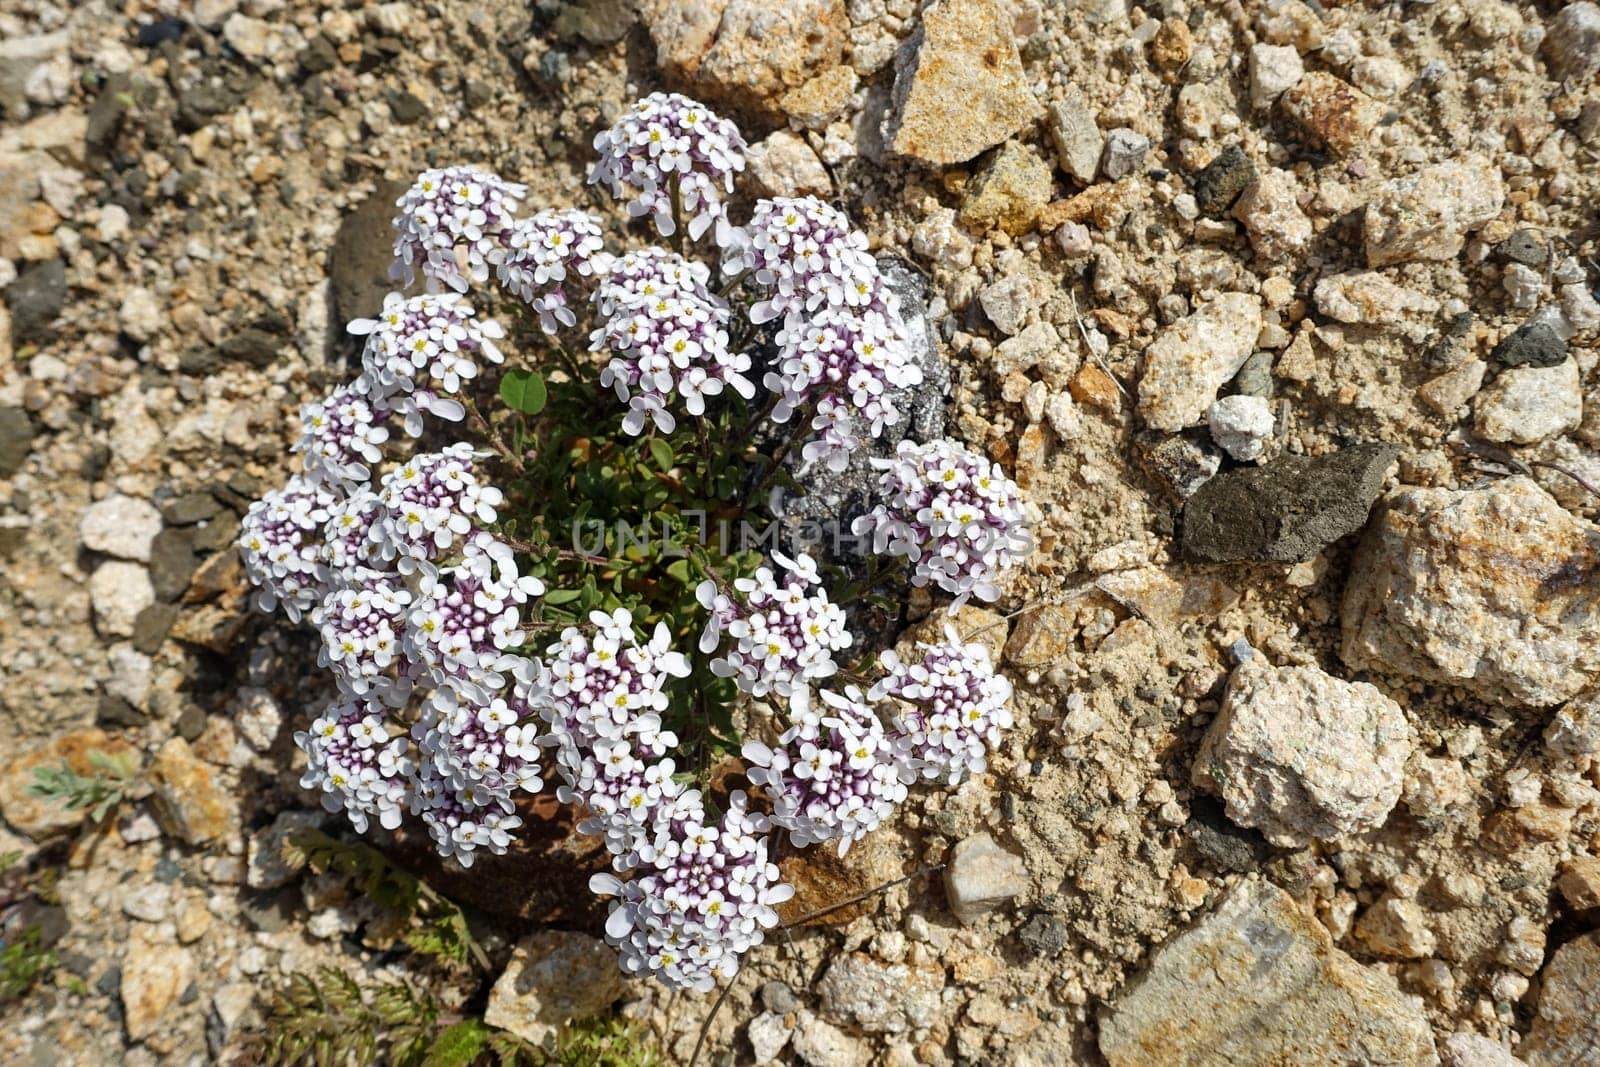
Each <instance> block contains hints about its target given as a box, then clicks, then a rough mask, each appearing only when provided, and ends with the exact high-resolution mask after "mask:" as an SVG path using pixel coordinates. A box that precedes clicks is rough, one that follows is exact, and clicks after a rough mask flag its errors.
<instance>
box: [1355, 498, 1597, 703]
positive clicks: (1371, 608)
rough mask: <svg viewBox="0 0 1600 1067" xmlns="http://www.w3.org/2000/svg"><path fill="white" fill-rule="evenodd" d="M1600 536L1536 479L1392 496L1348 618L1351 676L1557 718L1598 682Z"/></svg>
mask: <svg viewBox="0 0 1600 1067" xmlns="http://www.w3.org/2000/svg"><path fill="white" fill-rule="evenodd" d="M1597 572H1600V529H1597V528H1596V527H1594V526H1593V525H1591V524H1590V523H1586V522H1583V521H1582V520H1580V519H1578V518H1576V517H1575V516H1573V515H1572V514H1571V513H1570V512H1568V511H1566V510H1565V509H1563V508H1562V507H1561V506H1560V504H1558V503H1557V502H1556V501H1555V500H1554V499H1552V498H1551V496H1550V495H1549V494H1548V493H1546V492H1545V491H1544V490H1543V489H1541V488H1540V487H1539V486H1538V484H1537V483H1536V482H1534V481H1533V480H1532V479H1529V478H1523V477H1513V478H1505V479H1502V480H1500V481H1497V482H1493V483H1491V484H1489V485H1487V486H1485V487H1484V488H1480V489H1467V490H1452V489H1405V490H1399V491H1397V492H1395V493H1392V494H1391V495H1390V496H1389V497H1388V498H1387V499H1386V500H1385V501H1384V504H1383V507H1382V509H1381V510H1380V511H1379V512H1378V513H1377V514H1375V515H1374V516H1373V517H1372V519H1371V520H1370V521H1369V522H1368V524H1367V532H1366V535H1365V537H1364V539H1363V542H1362V544H1361V547H1360V549H1359V550H1358V551H1357V553H1356V556H1355V559H1354V560H1353V561H1352V562H1351V566H1350V578H1349V581H1348V582H1347V584H1346V586H1345V594H1344V603H1343V605H1342V607H1341V608H1340V612H1339V617H1340V624H1341V626H1342V627H1343V647H1342V656H1343V658H1344V661H1345V663H1346V664H1348V665H1349V666H1350V667H1351V669H1353V670H1371V671H1387V672H1391V673H1395V674H1401V675H1407V676H1410V677H1413V678H1417V679H1420V680H1422V681H1426V682H1437V683H1442V684H1446V685H1456V686H1460V687H1462V688H1464V689H1466V690H1468V691H1470V692H1471V693H1472V694H1473V695H1474V696H1476V697H1477V698H1478V699H1480V700H1486V701H1493V702H1495V703H1499V704H1507V705H1512V706H1518V705H1522V706H1530V707H1537V708H1545V707H1551V706H1553V705H1556V704H1560V703H1563V702H1564V701H1567V700H1570V699H1572V698H1573V697H1575V696H1577V695H1579V694H1580V693H1584V692H1586V691H1589V690H1592V689H1593V688H1594V687H1595V685H1596V683H1597V682H1600V625H1597V623H1600V586H1597V583H1595V582H1594V581H1593V580H1592V578H1588V577H1586V576H1592V575H1594V574H1595V573H1597Z"/></svg>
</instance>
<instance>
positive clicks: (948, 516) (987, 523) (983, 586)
mask: <svg viewBox="0 0 1600 1067" xmlns="http://www.w3.org/2000/svg"><path fill="white" fill-rule="evenodd" d="M873 465H874V466H876V467H878V468H879V469H880V470H881V471H882V472H883V473H882V474H881V475H880V476H879V489H880V492H881V494H882V496H883V497H884V500H885V502H884V503H882V504H879V505H878V506H877V507H876V508H874V509H873V510H872V512H871V513H870V514H867V515H863V516H861V517H860V518H858V519H856V520H855V522H854V524H853V525H852V527H851V529H852V531H853V532H854V533H855V534H856V535H858V536H862V535H865V534H869V533H870V534H871V535H872V550H873V551H874V552H883V551H884V550H885V549H887V550H888V551H889V552H890V553H892V554H894V555H897V556H905V557H907V558H909V559H910V560H911V561H912V562H913V563H914V564H916V568H915V570H914V571H913V572H912V576H911V580H912V583H913V584H914V585H918V586H924V585H927V584H929V583H930V582H931V583H933V584H935V585H937V586H938V587H939V588H941V589H943V590H944V591H945V592H947V593H951V594H953V595H954V596H955V597H956V601H955V604H956V606H959V605H961V604H963V603H965V602H966V600H967V599H968V598H969V597H972V596H977V597H978V598H979V599H982V600H996V599H998V598H999V596H1000V590H999V588H998V587H997V586H996V585H995V580H996V578H997V577H998V576H999V574H1000V572H1001V571H1002V570H1003V569H1004V568H1005V567H1006V566H1007V565H1008V564H1010V563H1013V562H1016V561H1018V560H1021V559H1022V558H1024V557H1025V556H1026V555H1027V551H1026V550H1027V540H1026V529H1025V521H1026V515H1025V513H1024V511H1023V507H1022V494H1021V490H1019V489H1018V488H1017V486H1016V483H1015V482H1013V481H1012V480H1011V479H1009V478H1007V477H1006V476H1005V475H1004V474H1002V473H1000V471H999V470H997V469H996V468H995V466H994V464H992V463H990V462H989V461H988V460H987V459H985V458H984V457H982V456H980V455H977V454H976V453H974V452H972V451H971V450H969V449H967V448H963V447H962V446H961V445H958V444H956V443H955V442H953V441H947V440H940V441H932V442H929V443H928V444H925V445H918V444H914V443H912V442H910V441H902V442H900V446H899V448H898V449H897V451H896V454H895V455H894V456H893V457H892V458H890V459H882V460H878V459H875V460H873Z"/></svg>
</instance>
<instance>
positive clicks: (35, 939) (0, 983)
mask: <svg viewBox="0 0 1600 1067" xmlns="http://www.w3.org/2000/svg"><path fill="white" fill-rule="evenodd" d="M55 965H56V954H55V953H54V952H52V951H50V950H49V949H47V948H43V947H41V946H40V944H39V928H38V927H37V926H29V927H26V928H24V929H23V930H22V931H20V932H19V933H18V934H16V936H15V937H13V938H12V939H11V941H9V942H7V943H6V945H5V947H4V948H0V1005H3V1004H6V1003H9V1002H10V1001H13V1000H16V999H18V998H19V997H21V996H23V995H24V994H26V993H27V992H28V990H30V989H32V988H33V984H34V982H36V981H38V980H39V977H40V976H41V975H43V974H44V973H45V972H46V971H48V970H49V969H50V968H52V967H54V966H55Z"/></svg>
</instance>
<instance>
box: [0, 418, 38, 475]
mask: <svg viewBox="0 0 1600 1067" xmlns="http://www.w3.org/2000/svg"><path fill="white" fill-rule="evenodd" d="M31 451H33V420H32V419H30V418H29V417H28V413H27V412H26V411H24V410H23V409H22V408H15V407H0V478H9V477H11V476H12V475H13V474H15V473H17V472H18V471H19V470H21V469H22V465H23V464H24V463H25V462H27V459H28V453H29V452H31Z"/></svg>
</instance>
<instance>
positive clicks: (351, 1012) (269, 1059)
mask: <svg viewBox="0 0 1600 1067" xmlns="http://www.w3.org/2000/svg"><path fill="white" fill-rule="evenodd" d="M255 1044H256V1047H255V1048H254V1049H253V1051H254V1052H255V1054H256V1058H257V1059H259V1061H260V1062H261V1063H263V1064H266V1065H267V1067H292V1065H301V1064H308V1065H314V1067H343V1065H345V1064H348V1063H362V1064H365V1063H385V1064H392V1065H394V1067H489V1065H496V1067H660V1065H661V1059H660V1057H659V1056H657V1054H656V1053H655V1051H654V1050H653V1049H651V1048H650V1047H649V1046H648V1045H646V1044H645V1043H644V1042H643V1040H642V1038H641V1036H640V1034H639V1032H638V1030H637V1028H636V1027H634V1026H633V1025H632V1024H629V1023H626V1022H623V1021H622V1020H617V1019H607V1020H595V1021H591V1022H589V1023H586V1024H581V1025H578V1026H575V1027H572V1028H569V1029H568V1031H567V1032H566V1033H565V1034H563V1035H562V1037H561V1039H560V1040H559V1041H558V1042H557V1045H556V1048H555V1050H554V1051H553V1052H549V1051H545V1050H544V1049H541V1048H538V1047H536V1046H534V1045H532V1044H529V1043H528V1042H526V1041H524V1040H522V1039H521V1038H519V1037H517V1036H516V1035H515V1034H511V1033H508V1032H506V1031H504V1030H497V1029H495V1028H494V1027H492V1026H489V1025H488V1024H487V1023H485V1022H484V1021H483V1020H482V1019H478V1018H474V1017H466V1018H456V1017H451V1016H448V1015H447V1014H446V1013H445V1012H444V1011H443V1010H442V1008H441V1007H440V1005H439V1002H438V1000H437V999H436V998H435V997H433V996H432V995H431V994H429V993H428V992H426V991H424V990H420V989H418V988H416V987H415V986H413V985H411V984H409V983H407V982H385V983H381V984H379V985H377V986H376V987H374V988H373V989H372V990H371V991H370V992H368V993H365V994H364V993H363V991H362V989H361V987H360V986H359V985H358V984H357V983H356V981H355V980H354V979H353V978H351V977H350V976H349V975H348V974H346V973H345V972H343V971H340V970H337V969H336V968H332V967H324V968H322V969H321V970H320V971H318V972H317V974H316V975H309V974H304V973H297V974H294V975H292V976H290V979H289V984H288V985H287V986H286V987H285V988H284V989H283V990H281V991H280V992H278V993H277V994H276V995H275V996H274V997H273V999H272V1003H271V1006H270V1009H269V1011H268V1018H267V1029H266V1032H265V1033H264V1034H263V1035H262V1036H261V1037H260V1038H259V1039H258V1040H257V1042H256V1043H255Z"/></svg>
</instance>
